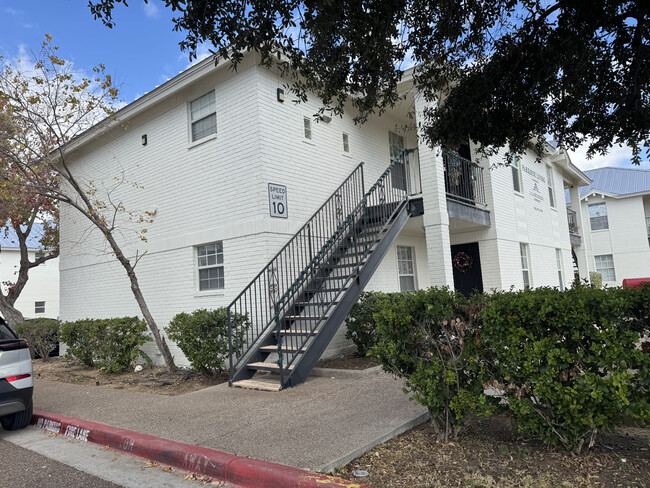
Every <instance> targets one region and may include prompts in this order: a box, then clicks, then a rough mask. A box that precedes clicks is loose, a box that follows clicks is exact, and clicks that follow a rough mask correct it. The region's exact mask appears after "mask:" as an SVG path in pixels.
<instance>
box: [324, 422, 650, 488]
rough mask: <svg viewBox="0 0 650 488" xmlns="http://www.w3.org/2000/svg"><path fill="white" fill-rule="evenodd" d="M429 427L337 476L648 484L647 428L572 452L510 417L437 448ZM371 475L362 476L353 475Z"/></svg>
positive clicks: (488, 486) (384, 487)
mask: <svg viewBox="0 0 650 488" xmlns="http://www.w3.org/2000/svg"><path fill="white" fill-rule="evenodd" d="M434 439H435V436H434V434H433V430H432V429H431V427H430V426H429V425H428V424H425V425H422V426H420V427H416V428H415V429H412V430H410V431H409V432H407V433H405V434H403V435H401V436H399V437H396V438H394V439H391V440H390V441H388V442H386V443H384V444H381V445H379V446H377V447H375V448H374V449H373V450H371V451H370V452H368V453H366V454H365V455H363V456H362V457H360V458H357V459H355V460H354V461H352V462H351V463H350V464H348V465H347V466H345V467H344V468H341V469H338V470H336V473H335V474H336V475H337V476H340V477H342V478H346V479H349V480H354V481H357V482H361V483H364V484H368V485H371V486H374V487H376V488H388V487H390V488H402V487H404V488H406V487H409V488H425V487H426V488H436V487H448V486H462V487H465V486H472V487H482V488H515V487H530V488H547V487H548V488H555V487H562V488H591V487H647V486H650V450H649V444H648V440H649V439H650V430H647V429H641V428H635V427H625V428H621V429H617V430H616V431H615V432H613V433H609V434H607V435H605V436H602V437H601V438H600V440H599V441H598V443H597V445H596V446H595V447H594V448H593V449H592V450H591V451H589V452H585V453H583V454H580V455H571V454H567V453H565V452H561V451H557V450H555V449H552V448H549V447H546V446H544V445H542V444H541V443H539V442H536V441H529V440H526V439H524V438H523V437H521V435H520V434H519V433H518V432H517V430H516V428H515V427H514V425H513V423H512V422H511V420H510V418H509V417H507V416H505V415H498V416H494V417H490V418H487V419H485V418H484V419H476V418H474V419H470V421H468V425H467V428H466V430H465V431H464V432H461V434H460V435H459V438H458V440H457V441H456V442H451V443H449V444H446V445H445V444H440V443H437V442H436V441H435V440H434ZM357 470H363V471H367V472H369V473H370V474H369V476H367V477H364V478H358V477H355V476H354V475H353V472H354V471H357Z"/></svg>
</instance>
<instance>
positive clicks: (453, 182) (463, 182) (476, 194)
mask: <svg viewBox="0 0 650 488" xmlns="http://www.w3.org/2000/svg"><path fill="white" fill-rule="evenodd" d="M442 160H443V162H444V165H445V191H446V192H447V198H449V199H450V200H455V201H458V202H462V203H466V204H469V205H473V206H476V205H481V206H487V203H486V201H485V188H484V185H483V168H481V167H480V166H479V165H478V164H476V163H473V162H471V161H470V160H468V159H465V158H463V157H462V156H460V155H459V154H458V153H455V152H453V151H448V150H446V149H443V150H442Z"/></svg>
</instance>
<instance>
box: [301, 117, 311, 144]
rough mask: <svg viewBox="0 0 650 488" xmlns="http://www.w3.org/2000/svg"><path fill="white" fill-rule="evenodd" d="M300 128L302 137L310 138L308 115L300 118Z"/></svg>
mask: <svg viewBox="0 0 650 488" xmlns="http://www.w3.org/2000/svg"><path fill="white" fill-rule="evenodd" d="M302 130H303V132H302V135H303V137H304V138H305V139H309V140H311V119H310V118H309V117H303V118H302Z"/></svg>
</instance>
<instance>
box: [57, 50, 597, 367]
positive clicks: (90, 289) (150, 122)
mask: <svg viewBox="0 0 650 488" xmlns="http://www.w3.org/2000/svg"><path fill="white" fill-rule="evenodd" d="M226 68H227V65H226V64H223V65H219V66H218V67H215V66H214V62H213V61H212V60H210V59H208V60H205V61H203V62H201V63H199V64H197V65H195V66H193V67H192V68H190V69H188V70H187V71H185V72H183V73H181V74H180V75H178V76H177V77H175V78H173V79H171V80H169V81H168V82H166V83H165V84H163V85H162V86H160V87H158V88H156V89H155V90H153V91H152V92H150V93H148V94H147V95H145V96H143V97H142V98H140V99H138V100H136V101H135V102H133V103H131V104H130V105H128V106H126V107H125V108H123V109H122V110H120V111H119V112H118V113H117V117H118V119H119V123H118V124H112V125H111V124H110V123H105V124H102V125H100V127H98V128H97V129H96V130H91V131H89V132H88V133H87V134H85V135H84V136H82V137H81V138H79V139H78V140H77V141H75V142H74V144H73V150H72V152H70V154H69V158H70V157H71V158H72V160H73V163H72V169H73V171H76V172H77V174H79V175H84V177H85V178H87V179H89V180H90V179H92V180H93V181H94V182H95V183H96V184H97V182H101V184H102V185H103V186H104V189H107V188H112V187H113V186H115V184H114V181H115V180H114V178H115V177H118V178H125V179H126V180H127V181H129V182H137V184H138V185H139V186H140V187H141V188H137V189H135V188H133V187H132V186H131V185H128V184H123V185H122V186H121V187H119V185H118V188H117V189H116V190H115V191H114V193H113V196H114V197H115V196H117V195H119V198H120V199H122V201H123V202H124V204H125V206H126V208H127V209H130V210H133V209H135V210H155V221H154V223H153V224H151V225H149V226H148V228H147V234H146V235H147V242H146V243H143V242H142V241H139V240H138V239H137V238H135V233H134V230H135V229H134V228H130V227H129V225H128V224H122V227H121V228H122V229H127V230H128V231H126V230H125V231H124V232H123V234H124V236H125V238H124V243H125V244H126V247H127V249H128V251H129V254H130V255H132V256H133V255H135V253H136V251H137V252H138V253H139V254H140V255H141V254H142V253H143V252H146V255H145V256H144V257H143V258H142V259H141V261H140V262H139V264H138V266H137V273H138V276H139V280H140V284H141V287H142V289H143V292H144V295H145V298H146V299H147V301H148V304H149V306H150V309H151V311H152V312H153V314H154V317H155V319H156V320H157V322H158V324H159V325H160V326H164V325H166V324H167V323H168V322H169V320H170V319H171V318H172V317H173V316H174V315H175V314H177V313H179V312H182V311H185V312H190V311H193V310H195V309H198V308H203V307H206V308H214V307H221V306H227V305H228V304H229V303H230V302H231V301H232V300H233V299H234V298H235V297H236V296H237V295H238V294H239V293H240V292H241V291H242V290H243V289H244V288H245V287H246V286H247V285H248V283H249V282H251V280H252V279H253V278H255V277H256V275H258V273H260V271H261V270H262V269H263V268H264V266H265V265H266V264H267V263H268V262H269V260H270V259H271V258H272V257H273V256H274V255H275V254H276V253H277V252H278V251H279V250H280V249H281V248H282V246H283V245H284V244H285V243H287V241H289V239H290V238H291V237H292V236H293V235H294V233H295V232H296V231H298V230H299V229H300V228H301V227H302V226H303V225H304V224H305V222H307V220H308V219H309V218H310V216H311V215H312V214H313V213H314V212H315V211H316V210H317V209H318V208H319V207H320V206H321V205H322V204H323V203H324V202H325V201H326V200H327V199H328V198H329V197H330V196H331V195H332V193H333V192H334V190H336V189H337V187H338V186H339V185H341V183H342V182H343V181H344V180H345V179H346V178H347V177H348V175H350V174H351V173H352V172H353V170H354V169H355V168H356V167H357V165H359V163H360V162H363V163H364V165H363V178H364V181H365V190H366V191H367V190H368V189H369V188H370V187H371V186H372V185H373V183H374V182H375V181H376V180H377V179H378V177H379V176H380V175H381V174H382V173H383V172H384V171H385V170H386V168H387V167H388V165H389V163H390V160H391V151H392V152H393V154H397V153H398V152H399V149H415V150H416V152H413V153H411V154H410V155H409V156H408V162H407V163H406V164H408V167H401V168H402V169H400V171H408V174H407V177H408V179H409V183H410V185H409V189H410V190H411V193H412V195H411V196H410V200H411V201H412V202H413V203H414V205H416V206H419V207H418V208H420V209H422V208H423V212H422V211H421V210H420V211H419V212H415V213H412V214H411V217H410V218H409V219H408V221H407V222H406V224H405V225H404V227H403V228H401V230H400V232H399V235H397V237H396V238H395V239H394V241H392V242H391V243H390V247H389V249H388V250H387V251H386V253H385V255H384V256H383V259H382V261H381V264H379V266H378V268H377V269H376V271H375V272H374V274H373V275H372V278H371V279H370V282H369V283H368V285H367V286H366V289H373V290H384V291H398V290H400V289H408V288H411V287H415V288H425V287H428V286H430V285H447V286H450V287H453V286H454V284H456V286H457V287H458V288H460V289H462V290H466V291H469V290H470V289H471V288H474V287H475V288H478V289H480V290H486V291H487V290H491V289H497V290H500V289H508V288H510V287H511V286H514V287H516V288H521V287H523V286H524V284H525V280H527V283H528V284H529V285H530V286H544V285H548V286H568V285H569V284H570V282H571V281H572V279H573V273H572V253H571V241H570V234H569V226H568V222H567V213H566V211H565V207H564V202H563V201H562V196H563V191H564V189H565V188H573V190H571V191H572V192H573V193H575V192H577V188H578V187H579V186H580V185H586V184H588V183H589V180H588V179H587V178H586V177H585V175H584V174H583V173H581V172H580V171H579V170H578V169H577V168H576V167H575V166H573V165H572V164H571V162H570V161H569V160H568V158H567V157H566V155H565V154H564V153H563V152H561V151H557V150H555V149H554V148H552V147H551V146H548V147H547V153H546V154H545V155H544V157H543V158H542V161H541V162H536V160H535V156H534V154H533V153H532V152H528V153H526V154H524V155H522V156H521V157H520V158H519V159H518V161H517V162H516V166H515V167H514V168H511V167H506V166H503V165H502V163H503V162H504V157H503V155H502V154H501V155H497V156H494V157H492V158H489V159H487V160H486V159H482V158H477V157H476V155H475V154H473V153H472V151H471V150H470V148H469V146H466V147H462V148H460V149H459V151H460V152H461V153H462V156H465V158H467V159H470V158H471V159H472V162H469V161H466V160H464V159H463V158H461V157H460V156H459V155H458V154H456V153H453V152H443V151H441V150H440V149H439V148H437V149H434V150H432V149H430V148H429V147H427V146H426V145H425V144H423V143H422V142H421V141H419V140H418V137H417V131H416V127H417V114H420V113H421V112H422V110H423V108H424V106H423V102H422V100H421V99H420V98H419V97H417V96H414V90H413V87H412V82H411V81H410V80H409V79H408V77H407V79H406V80H405V81H404V82H403V83H402V86H401V89H402V91H403V93H404V100H403V101H402V102H401V104H400V105H398V106H397V107H395V108H394V109H391V110H388V112H387V113H386V114H384V115H382V116H381V117H373V118H371V119H370V120H369V121H368V122H367V123H365V124H363V125H356V124H354V123H353V120H352V116H351V114H349V113H346V114H345V115H344V116H343V117H341V118H339V117H334V118H333V119H331V120H330V119H329V118H328V117H326V118H325V119H324V120H320V121H319V122H316V121H315V120H314V114H315V113H317V111H318V108H319V104H318V101H317V100H315V99H310V101H309V102H307V103H302V104H295V103H292V101H291V100H290V95H289V94H288V93H287V94H286V95H285V96H286V97H287V100H286V101H281V100H280V98H281V97H280V93H279V90H282V89H283V87H284V83H285V81H284V80H283V79H281V78H280V77H279V76H278V75H276V74H275V73H274V72H273V71H270V70H267V69H265V68H262V67H259V66H257V63H256V60H255V59H254V57H253V56H249V57H247V58H246V59H245V60H244V62H243V63H242V65H240V66H239V69H238V73H236V74H233V73H232V72H230V71H228V70H227V69H226ZM409 113H414V114H415V117H416V118H415V120H414V119H413V118H412V117H409ZM145 141H146V144H145ZM418 155H419V157H418ZM443 159H444V162H443ZM270 184H272V185H274V186H273V188H276V189H277V188H280V189H282V188H284V189H285V190H286V194H285V195H286V200H278V203H282V204H283V205H285V206H286V208H284V209H281V210H284V211H283V212H279V214H280V218H278V217H273V216H272V215H271V213H272V211H273V209H271V208H270V205H271V206H272V205H273V203H271V204H270V202H269V196H270V187H269V185H270ZM395 185H397V186H400V185H401V183H399V184H398V183H394V182H393V186H394V187H396V186H395ZM400 188H401V187H400ZM420 189H421V191H420ZM414 208H415V207H414ZM277 210H278V209H277V208H276V209H275V211H276V213H277ZM74 212H75V211H74V210H72V209H62V212H61V289H62V295H61V317H62V319H63V320H75V319H80V318H85V317H110V316H124V315H137V314H138V313H139V310H138V308H137V305H136V303H135V300H134V299H133V297H132V295H131V291H130V287H129V283H128V280H127V278H126V275H125V273H124V272H123V270H122V269H121V267H120V265H119V264H118V263H117V261H115V259H113V258H112V257H110V256H109V255H107V254H106V253H105V249H106V246H105V244H104V242H103V240H102V238H101V236H100V235H98V233H97V232H96V231H94V230H93V229H92V228H89V225H88V224H86V222H84V220H83V217H82V216H80V215H78V214H75V213H74ZM418 214H419V215H418ZM131 231H133V232H131ZM522 254H523V256H522ZM459 256H460V258H461V259H460V261H459V260H458V259H457V260H456V261H457V263H460V265H459V266H456V268H455V267H454V265H453V262H454V259H455V258H458V257H459ZM466 257H469V258H470V259H469V260H468V259H465V258H466ZM463 264H464V266H463ZM296 267H300V266H296ZM458 268H461V269H458ZM299 271H300V270H298V271H297V273H299ZM584 276H585V277H586V276H588V273H587V271H586V270H585V271H584ZM289 282H290V281H289ZM340 336H341V334H339V335H338V336H337V337H340ZM342 345H343V343H342V341H341V340H340V339H335V340H334V341H333V343H332V346H333V347H340V346H342ZM332 350H333V349H332V348H330V351H332ZM172 352H173V354H174V355H175V356H176V357H177V359H179V358H182V354H181V353H180V351H179V350H178V349H176V348H175V347H173V346H172ZM179 362H180V363H181V364H182V360H179Z"/></svg>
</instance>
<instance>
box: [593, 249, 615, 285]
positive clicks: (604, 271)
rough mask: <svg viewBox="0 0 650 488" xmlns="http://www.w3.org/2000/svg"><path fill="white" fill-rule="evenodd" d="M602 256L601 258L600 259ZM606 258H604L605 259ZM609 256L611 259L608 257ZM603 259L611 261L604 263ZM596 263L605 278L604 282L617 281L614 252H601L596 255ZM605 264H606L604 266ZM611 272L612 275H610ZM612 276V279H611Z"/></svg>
mask: <svg viewBox="0 0 650 488" xmlns="http://www.w3.org/2000/svg"><path fill="white" fill-rule="evenodd" d="M599 258H601V259H599ZM603 258H604V259H603ZM608 258H609V259H608ZM603 261H610V262H611V266H610V262H606V263H604V262H603ZM594 264H595V268H596V271H597V272H598V273H600V276H602V278H603V282H605V281H606V282H608V283H613V282H615V281H616V267H615V266H614V255H613V254H599V255H597V256H594ZM603 265H605V266H603ZM610 272H611V275H610ZM609 278H611V279H609Z"/></svg>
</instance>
